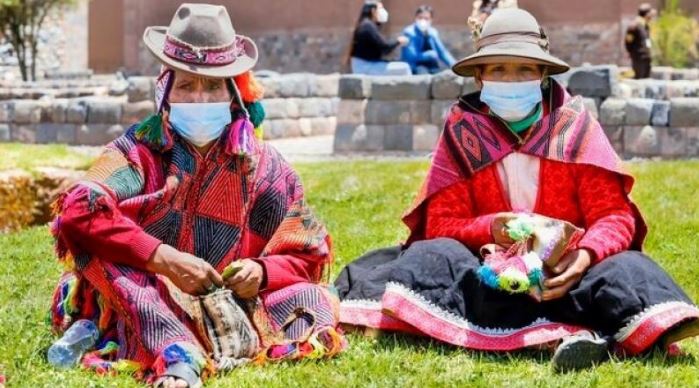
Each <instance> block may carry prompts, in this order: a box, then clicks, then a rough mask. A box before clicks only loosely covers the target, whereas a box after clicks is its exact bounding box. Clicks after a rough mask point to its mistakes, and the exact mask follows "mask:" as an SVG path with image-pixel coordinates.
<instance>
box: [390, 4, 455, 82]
mask: <svg viewBox="0 0 699 388" xmlns="http://www.w3.org/2000/svg"><path fill="white" fill-rule="evenodd" d="M433 17H434V10H433V9H432V7H431V6H429V5H421V6H420V7H418V9H417V11H415V22H414V23H413V24H411V25H409V26H407V27H405V29H404V30H403V35H404V36H406V37H407V38H408V40H409V41H408V44H406V45H405V46H403V48H402V49H401V61H404V62H407V63H408V64H409V65H410V68H411V70H412V71H413V74H433V73H437V72H439V71H440V70H441V69H442V68H443V66H442V65H445V66H448V67H451V66H452V65H453V64H454V62H456V60H455V59H454V57H453V56H452V55H451V53H450V52H449V50H447V48H446V47H444V43H442V40H441V39H440V38H439V33H438V32H437V30H436V29H435V28H434V27H432V18H433Z"/></svg>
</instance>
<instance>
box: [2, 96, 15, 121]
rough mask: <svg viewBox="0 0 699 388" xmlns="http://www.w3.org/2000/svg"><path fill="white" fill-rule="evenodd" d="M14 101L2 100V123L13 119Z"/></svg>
mask: <svg viewBox="0 0 699 388" xmlns="http://www.w3.org/2000/svg"><path fill="white" fill-rule="evenodd" d="M13 105H14V102H13V101H0V123H9V122H11V121H12V108H13Z"/></svg>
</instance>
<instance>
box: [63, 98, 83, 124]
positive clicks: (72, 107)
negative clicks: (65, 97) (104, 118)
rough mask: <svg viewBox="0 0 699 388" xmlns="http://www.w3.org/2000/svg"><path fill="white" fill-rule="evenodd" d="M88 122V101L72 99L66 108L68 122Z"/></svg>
mask: <svg viewBox="0 0 699 388" xmlns="http://www.w3.org/2000/svg"><path fill="white" fill-rule="evenodd" d="M85 122H87V103H86V102H85V101H84V100H72V101H70V102H69V103H68V108H67V109H66V123H70V124H85Z"/></svg>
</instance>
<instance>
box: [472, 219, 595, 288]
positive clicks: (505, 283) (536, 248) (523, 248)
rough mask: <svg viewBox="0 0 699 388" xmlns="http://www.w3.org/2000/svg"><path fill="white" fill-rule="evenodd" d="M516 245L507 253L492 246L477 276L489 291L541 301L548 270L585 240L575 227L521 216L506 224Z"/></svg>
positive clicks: (484, 252) (483, 254) (488, 249)
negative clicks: (499, 291) (579, 242)
mask: <svg viewBox="0 0 699 388" xmlns="http://www.w3.org/2000/svg"><path fill="white" fill-rule="evenodd" d="M505 227H506V230H507V233H508V235H509V237H510V238H511V239H512V240H513V241H514V244H513V245H512V246H511V247H510V248H509V249H507V250H503V249H502V248H500V247H497V246H494V245H490V246H485V247H483V249H482V250H481V254H482V256H483V257H484V259H485V261H484V263H483V265H482V266H481V267H480V268H479V269H478V276H479V277H480V278H481V280H482V281H483V283H484V284H485V285H487V286H488V287H490V288H493V289H497V290H502V291H505V292H508V293H511V294H521V293H529V294H530V295H531V296H532V297H534V298H536V299H540V297H541V293H542V291H543V289H544V285H543V281H544V279H545V277H546V270H545V269H546V268H547V267H548V268H550V267H553V266H555V265H556V264H557V263H558V262H559V261H560V259H561V258H562V257H563V255H565V253H566V252H567V251H568V250H569V249H570V248H572V247H573V246H574V245H575V244H577V242H578V241H579V240H580V238H581V237H582V235H583V233H584V231H583V230H582V229H579V228H577V227H575V226H574V225H573V224H571V223H569V222H566V221H562V220H556V219H552V218H548V217H544V216H540V215H533V214H521V215H519V216H518V217H516V218H514V219H512V220H510V221H509V222H507V224H506V225H505Z"/></svg>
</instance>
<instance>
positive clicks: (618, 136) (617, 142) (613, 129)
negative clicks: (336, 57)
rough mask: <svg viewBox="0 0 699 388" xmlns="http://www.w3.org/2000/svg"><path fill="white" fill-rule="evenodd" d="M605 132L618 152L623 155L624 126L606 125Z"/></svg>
mask: <svg viewBox="0 0 699 388" xmlns="http://www.w3.org/2000/svg"><path fill="white" fill-rule="evenodd" d="M604 133H605V134H606V135H607V138H608V139H609V142H610V143H611V144H612V147H614V150H615V151H616V153H617V154H619V155H622V154H623V153H624V127H622V126H613V125H607V126H604Z"/></svg>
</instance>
